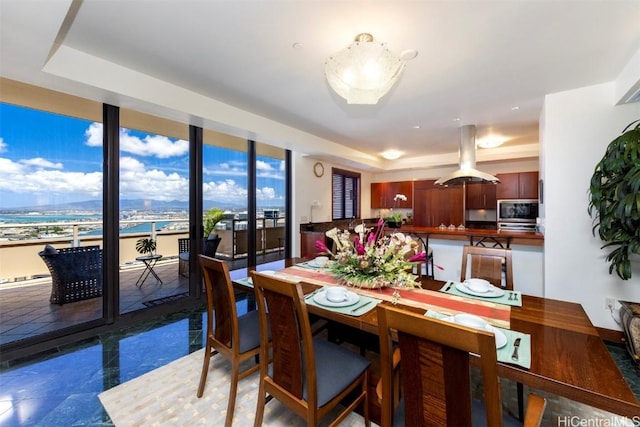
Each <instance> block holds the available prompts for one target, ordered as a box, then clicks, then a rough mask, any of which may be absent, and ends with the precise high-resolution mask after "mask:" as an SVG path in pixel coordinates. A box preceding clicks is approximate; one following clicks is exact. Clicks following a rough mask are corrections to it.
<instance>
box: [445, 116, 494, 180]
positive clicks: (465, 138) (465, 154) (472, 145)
mask: <svg viewBox="0 0 640 427" xmlns="http://www.w3.org/2000/svg"><path fill="white" fill-rule="evenodd" d="M459 155H460V169H458V170H457V171H455V172H453V173H451V174H449V175H445V176H443V177H442V178H440V179H438V180H437V181H436V182H435V184H436V185H456V184H462V183H464V182H491V183H494V184H496V183H498V182H500V180H499V179H498V178H496V177H495V176H493V175H489V174H488V173H484V172H480V171H479V170H477V169H476V126H475V125H466V126H462V127H461V128H460V152H459Z"/></svg>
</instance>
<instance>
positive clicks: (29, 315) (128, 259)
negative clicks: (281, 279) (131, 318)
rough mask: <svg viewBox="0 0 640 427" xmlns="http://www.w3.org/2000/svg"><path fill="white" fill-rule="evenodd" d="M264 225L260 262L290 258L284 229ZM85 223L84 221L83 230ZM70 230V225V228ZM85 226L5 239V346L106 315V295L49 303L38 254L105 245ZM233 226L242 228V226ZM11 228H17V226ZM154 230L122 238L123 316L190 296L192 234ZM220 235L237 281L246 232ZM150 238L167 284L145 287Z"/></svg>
mask: <svg viewBox="0 0 640 427" xmlns="http://www.w3.org/2000/svg"><path fill="white" fill-rule="evenodd" d="M269 221H271V223H269ZM146 222H147V223H149V221H146ZM260 222H261V223H260V225H262V227H261V228H259V229H258V233H257V241H256V246H257V248H258V253H257V257H258V264H262V263H266V262H273V261H278V260H281V259H282V258H283V256H284V252H283V248H284V226H283V225H278V224H277V223H276V222H274V221H273V220H260ZM85 225H86V224H84V223H82V226H85ZM29 226H30V227H33V226H34V225H33V224H30V225H29ZM38 226H40V227H42V226H44V225H42V224H39V225H38ZM49 226H56V225H49ZM64 226H65V227H69V224H68V223H66V224H64ZM79 226H80V225H79V224H74V225H73V227H72V228H73V232H72V233H69V234H67V235H65V236H51V235H46V236H45V237H44V238H39V239H24V240H4V241H0V259H1V260H2V261H1V262H0V345H3V344H6V343H9V342H13V341H17V340H20V339H24V338H28V337H32V336H36V335H40V334H43V333H47V332H52V331H55V330H59V329H62V328H66V327H69V326H73V325H77V324H79V323H82V322H87V321H90V320H95V319H100V318H101V317H102V297H98V298H92V299H88V300H83V301H77V302H72V303H68V304H64V305H56V304H51V303H50V302H49V296H50V294H51V284H52V281H51V276H50V274H49V271H48V269H47V267H46V265H45V263H44V262H43V261H42V259H41V258H40V257H39V255H38V252H39V251H41V250H43V248H44V246H45V245H46V244H49V245H53V246H55V247H57V248H63V247H70V246H76V245H82V246H89V245H101V243H102V236H101V235H82V234H81V232H79V231H78V228H79ZM232 226H233V227H234V228H236V224H233V225H232ZM3 228H5V229H7V228H9V226H7V225H0V232H1V231H2V229H3ZM10 228H12V229H15V225H11V226H10ZM239 228H241V227H239ZM150 229H151V230H152V231H151V232H150V233H149V232H144V233H121V234H120V260H119V265H120V268H119V278H120V299H119V304H120V313H121V314H123V313H128V312H132V311H136V310H142V309H145V308H147V307H150V306H154V305H157V304H161V303H163V302H166V301H168V300H171V299H174V298H179V297H181V296H183V295H187V294H188V292H189V281H188V278H186V277H184V276H180V275H179V274H178V239H179V238H185V237H188V234H187V232H186V230H184V229H182V230H180V229H166V230H164V229H163V230H160V231H155V223H154V222H151V226H150ZM217 232H218V234H219V235H220V236H221V237H222V242H221V244H220V246H219V247H218V251H217V253H216V257H218V258H220V259H225V260H227V262H229V267H230V270H231V271H232V277H236V276H237V277H244V276H246V267H247V265H246V264H247V260H246V258H247V249H246V247H247V245H246V241H247V239H246V233H247V232H246V230H242V229H238V230H235V229H231V230H217ZM150 235H151V236H152V237H154V238H155V239H156V241H157V250H156V252H157V253H158V254H162V258H161V259H160V260H159V261H158V263H157V264H156V265H155V266H154V271H155V272H156V273H157V274H158V276H159V277H160V279H161V280H162V284H160V283H159V282H157V280H156V279H155V278H154V277H153V276H152V275H149V276H148V277H147V278H146V280H145V281H144V283H143V284H142V285H141V286H136V282H137V281H138V280H139V279H140V277H141V274H142V273H143V272H144V268H145V266H144V264H143V263H142V262H139V261H136V257H138V256H140V254H139V253H138V252H136V250H135V244H136V241H137V240H138V239H139V238H141V237H149V236H150Z"/></svg>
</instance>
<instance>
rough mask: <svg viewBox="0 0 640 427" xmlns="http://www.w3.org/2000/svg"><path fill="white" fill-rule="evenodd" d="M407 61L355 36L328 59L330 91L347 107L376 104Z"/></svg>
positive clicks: (366, 37) (367, 37)
mask: <svg viewBox="0 0 640 427" xmlns="http://www.w3.org/2000/svg"><path fill="white" fill-rule="evenodd" d="M409 52H410V53H409V56H410V57H408V58H403V57H404V53H403V54H402V55H397V54H395V53H394V52H392V51H390V50H389V49H387V47H386V46H385V44H384V43H381V42H377V41H375V40H374V39H373V36H372V35H371V34H369V33H361V34H358V35H357V36H356V38H355V40H354V42H353V43H351V44H350V45H349V46H347V47H346V48H344V49H342V50H340V51H339V52H336V53H335V54H334V55H331V56H330V57H329V58H328V59H327V61H326V62H325V75H326V77H327V82H329V85H330V86H331V88H332V89H333V90H334V91H335V92H336V93H337V94H338V95H340V96H341V97H343V98H344V99H346V100H347V103H348V104H376V103H377V102H378V100H379V99H380V98H382V97H383V96H384V95H385V94H386V93H387V92H388V91H389V89H391V88H392V87H393V85H394V84H395V83H396V81H397V80H398V78H399V77H400V75H402V71H403V70H404V66H405V64H406V63H407V60H408V59H412V58H414V57H415V55H417V52H416V51H409Z"/></svg>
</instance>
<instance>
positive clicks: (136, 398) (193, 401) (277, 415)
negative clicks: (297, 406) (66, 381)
mask: <svg viewBox="0 0 640 427" xmlns="http://www.w3.org/2000/svg"><path fill="white" fill-rule="evenodd" d="M203 353H204V350H199V351H197V352H195V353H191V354H190V355H188V356H184V357H182V358H180V359H178V360H175V361H173V362H171V363H169V364H168V365H165V366H163V367H161V368H158V369H155V370H153V371H151V372H148V373H147V374H144V375H142V376H140V377H138V378H135V379H133V380H131V381H127V382H126V383H123V384H120V385H118V386H116V387H114V388H112V389H109V390H107V391H104V392H102V393H100V395H99V396H98V397H99V398H100V402H101V403H102V405H103V406H104V408H105V410H106V411H107V413H108V414H109V417H111V420H112V421H113V423H114V425H115V426H117V427H134V426H145V427H146V426H172V427H173V426H218V425H224V421H225V416H226V410H227V399H228V393H229V363H228V362H227V361H226V360H225V359H223V358H222V357H221V356H219V355H216V356H214V357H213V358H212V359H211V363H210V365H209V374H208V376H207V384H206V387H205V391H204V396H202V398H200V399H198V398H197V397H196V391H197V388H198V382H199V381H200V371H201V369H202V359H203ZM248 363H253V362H248ZM257 397H258V373H257V372H256V373H254V374H252V375H251V376H249V377H247V378H245V379H243V380H240V382H239V384H238V396H237V398H236V408H235V411H234V417H233V425H234V426H253V421H254V417H255V411H256V400H257ZM331 415H332V414H329V415H328V416H327V417H325V418H326V420H323V421H325V422H324V423H322V424H321V425H328V424H329V421H330V419H329V418H330V417H331ZM263 425H265V426H300V427H302V426H304V425H305V423H304V421H303V420H302V419H301V418H299V417H297V416H296V415H294V414H293V413H292V412H291V411H290V410H289V409H288V408H287V407H285V406H284V405H282V404H280V402H278V401H277V400H275V399H274V400H272V401H271V402H269V403H268V404H267V405H266V406H265V414H264V422H263ZM340 425H341V426H362V425H364V419H363V418H362V417H361V416H360V415H358V414H356V413H352V414H350V415H349V417H347V419H345V420H344V421H343V422H342V423H341V424H340Z"/></svg>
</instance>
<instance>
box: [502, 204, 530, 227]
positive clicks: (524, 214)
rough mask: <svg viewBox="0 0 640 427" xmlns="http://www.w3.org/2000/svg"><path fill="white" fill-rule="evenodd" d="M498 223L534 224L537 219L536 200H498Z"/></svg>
mask: <svg viewBox="0 0 640 427" xmlns="http://www.w3.org/2000/svg"><path fill="white" fill-rule="evenodd" d="M497 210H498V211H497V217H498V223H521V224H522V223H524V224H534V226H535V223H536V218H538V201H537V200H536V199H520V200H513V199H512V200H498V207H497Z"/></svg>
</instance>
